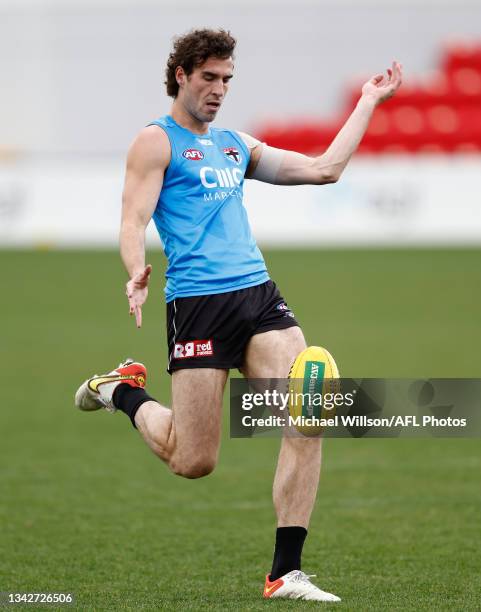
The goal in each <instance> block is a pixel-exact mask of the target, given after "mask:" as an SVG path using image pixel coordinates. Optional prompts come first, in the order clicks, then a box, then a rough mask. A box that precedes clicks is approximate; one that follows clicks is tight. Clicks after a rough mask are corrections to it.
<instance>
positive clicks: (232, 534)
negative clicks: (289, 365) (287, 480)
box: [0, 250, 481, 611]
mask: <svg viewBox="0 0 481 612" xmlns="http://www.w3.org/2000/svg"><path fill="white" fill-rule="evenodd" d="M266 257H267V260H268V264H269V267H270V271H271V274H272V277H273V278H274V279H275V280H276V281H277V282H278V284H279V286H280V288H281V291H282V292H283V294H284V296H285V297H286V299H287V301H288V303H289V305H290V306H291V307H292V308H293V310H294V312H295V314H296V317H297V318H298V320H299V321H300V322H301V324H302V325H303V328H304V331H305V333H306V336H307V339H308V341H309V343H311V344H322V345H324V346H326V347H328V348H329V350H330V351H331V352H332V353H333V354H334V355H335V356H336V359H337V360H338V363H339V365H340V368H341V371H342V373H343V374H345V375H346V376H372V377H380V376H391V377H394V376H398V377H402V376H407V377H411V376H423V377H424V376H439V377H442V376H449V377H480V376H481V365H480V363H481V362H480V359H479V346H480V345H481V325H480V305H481V282H480V281H481V251H480V250H459V251H456V250H449V251H442V250H439V251H431V250H416V251H402V250H399V251H381V250H379V251H376V250H373V251H325V252H324V251H297V252H274V251H272V252H267V253H266ZM150 259H151V261H152V263H154V265H155V268H154V271H155V274H156V277H155V278H154V280H153V284H152V290H151V296H150V299H149V302H148V304H147V305H146V307H145V309H144V327H143V328H142V329H141V330H140V331H138V330H136V329H135V326H134V324H133V321H132V320H131V319H129V317H128V315H127V305H126V301H125V297H124V294H123V293H124V289H123V282H124V280H125V278H124V273H123V271H122V269H121V266H120V263H119V260H118V256H117V255H116V254H114V253H110V252H99V253H93V252H90V253H77V252H18V253H17V252H6V251H5V252H0V262H1V266H2V268H1V269H2V271H3V274H2V281H3V291H2V304H1V307H0V310H1V315H2V323H3V325H2V340H1V345H0V351H1V353H0V354H1V356H2V402H1V404H2V409H1V411H0V431H1V432H2V438H1V458H2V461H1V473H0V527H1V531H0V553H1V554H0V591H5V590H22V591H36V592H38V591H50V592H55V591H67V590H68V591H71V592H73V593H75V595H76V598H77V604H76V605H75V606H74V608H75V609H78V610H156V609H165V610H199V609H208V610H274V609H276V610H277V609H287V608H289V609H293V608H296V609H308V608H309V609H310V608H314V607H316V608H318V607H319V605H316V604H309V603H308V602H302V603H296V602H275V601H267V602H266V601H263V600H262V599H260V591H261V589H262V586H263V575H264V574H265V573H266V572H267V571H268V570H269V567H270V562H271V554H272V546H273V535H274V514H273V510H272V507H271V499H270V488H271V482H272V475H273V470H274V466H275V459H276V452H277V447H278V441H277V440H273V439H257V440H230V439H229V438H228V435H227V433H226V434H225V436H224V440H223V447H222V452H221V458H220V463H219V466H218V468H217V470H216V471H215V472H214V474H212V475H211V476H209V477H208V478H206V479H202V480H199V481H187V480H182V479H180V478H177V477H174V476H172V475H170V474H169V473H168V471H167V470H166V469H165V467H164V466H163V465H161V463H160V462H159V461H158V460H157V459H156V458H155V457H154V456H153V455H151V454H150V453H149V451H147V449H146V448H144V446H143V444H142V442H141V440H140V438H139V437H138V435H137V434H136V433H135V432H134V431H133V430H132V429H131V427H130V425H129V423H128V421H127V419H126V417H125V416H124V415H115V416H111V415H109V414H107V413H105V412H102V413H96V414H83V413H80V412H77V411H75V410H74V408H73V405H72V395H73V392H74V390H75V388H76V387H77V385H78V383H79V382H80V381H81V380H83V378H85V376H86V375H87V374H90V373H91V372H92V371H99V372H100V371H103V370H105V369H106V368H110V367H111V366H112V365H116V362H117V361H119V360H120V359H121V358H123V357H124V356H126V355H134V356H135V357H137V358H139V359H142V360H144V361H145V362H146V363H147V365H148V366H149V373H150V380H151V383H150V384H149V390H150V392H151V393H152V394H153V395H155V396H157V397H159V398H161V399H163V400H164V401H168V400H169V378H168V376H167V375H166V374H165V373H164V368H165V364H166V351H165V330H164V325H165V323H164V305H163V298H162V296H161V285H162V281H161V278H160V276H161V274H162V272H163V265H162V263H161V256H160V254H158V253H152V254H151V257H150ZM226 417H227V411H226ZM225 425H226V431H227V418H226V423H225ZM480 474H481V444H480V441H479V440H439V439H437V440H434V439H433V440H431V439H427V440H406V439H405V440H398V439H390V440H373V439H371V440H367V439H366V440H363V439H361V440H333V439H331V440H327V442H326V444H325V454H324V468H323V473H322V478H321V488H320V495H319V500H318V504H317V506H316V509H315V512H314V515H313V519H312V524H311V530H310V534H309V537H308V540H307V544H306V548H305V555H304V568H305V569H306V570H307V571H309V572H312V573H317V574H318V575H319V583H320V584H321V585H322V586H323V587H324V588H325V589H327V590H332V591H333V592H335V593H338V594H339V595H340V596H341V597H342V598H343V603H342V604H341V606H340V607H341V609H343V610H353V611H360V610H413V611H414V610H479V609H480V595H479V594H480V592H481V579H480V572H479V568H480V567H481V546H480V534H481V531H480V506H481V476H480ZM321 607H322V606H321ZM324 607H328V608H330V609H331V608H332V606H331V607H329V606H324ZM337 607H339V606H337ZM29 609H35V608H34V607H30V608H29ZM38 609H44V608H38ZM50 609H51V608H50ZM70 609H72V608H70Z"/></svg>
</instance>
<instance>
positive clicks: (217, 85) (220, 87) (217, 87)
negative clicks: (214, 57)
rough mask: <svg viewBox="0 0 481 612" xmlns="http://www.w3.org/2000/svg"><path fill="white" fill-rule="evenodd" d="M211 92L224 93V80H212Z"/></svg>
mask: <svg viewBox="0 0 481 612" xmlns="http://www.w3.org/2000/svg"><path fill="white" fill-rule="evenodd" d="M213 93H215V95H216V96H223V95H224V82H223V81H222V80H220V79H219V80H218V81H215V82H214V87H213Z"/></svg>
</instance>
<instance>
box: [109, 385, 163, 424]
mask: <svg viewBox="0 0 481 612" xmlns="http://www.w3.org/2000/svg"><path fill="white" fill-rule="evenodd" d="M112 401H113V403H114V406H115V407H116V408H117V409H118V410H121V411H122V412H125V414H126V415H127V416H128V417H129V418H130V420H131V421H132V425H133V426H134V427H135V429H137V426H136V425H135V415H136V414H137V410H138V409H139V408H140V406H142V404H143V403H144V402H150V401H154V402H155V400H154V398H153V397H150V395H149V394H148V393H147V392H146V391H145V389H141V388H140V387H131V386H130V385H127V384H125V383H122V384H121V385H119V386H118V387H117V388H116V389H115V390H114V393H113V396H112Z"/></svg>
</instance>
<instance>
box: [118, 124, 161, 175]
mask: <svg viewBox="0 0 481 612" xmlns="http://www.w3.org/2000/svg"><path fill="white" fill-rule="evenodd" d="M170 156H171V147H170V141H169V137H168V136H167V134H166V132H165V131H164V130H163V129H162V128H161V127H160V126H158V125H157V124H154V125H152V124H150V125H147V126H146V127H144V128H142V129H141V130H140V132H139V133H138V134H137V136H136V137H135V139H134V141H133V142H132V144H131V145H130V147H129V152H128V158H129V160H131V161H132V160H137V161H141V162H144V163H145V162H149V161H151V162H154V163H161V164H162V165H165V166H166V165H167V164H168V163H169V161H170Z"/></svg>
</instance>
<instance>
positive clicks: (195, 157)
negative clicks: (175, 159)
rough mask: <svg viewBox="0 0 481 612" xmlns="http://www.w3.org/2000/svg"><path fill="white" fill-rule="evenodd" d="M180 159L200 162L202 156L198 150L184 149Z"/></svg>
mask: <svg viewBox="0 0 481 612" xmlns="http://www.w3.org/2000/svg"><path fill="white" fill-rule="evenodd" d="M182 157H185V159H191V160H192V161H200V160H201V159H204V154H203V153H202V151H199V149H186V150H185V151H184V152H183V153H182Z"/></svg>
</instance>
